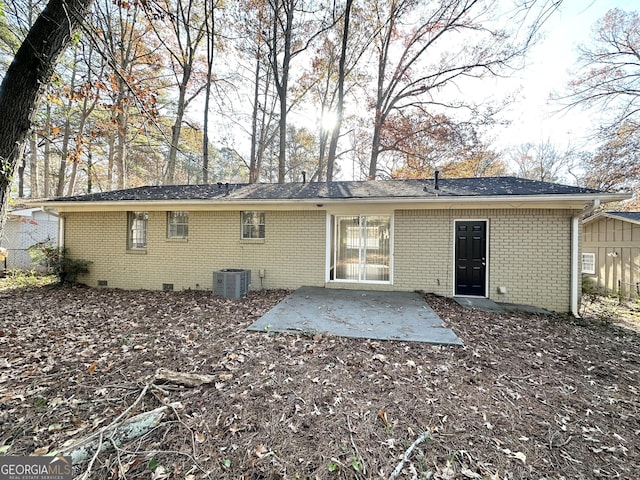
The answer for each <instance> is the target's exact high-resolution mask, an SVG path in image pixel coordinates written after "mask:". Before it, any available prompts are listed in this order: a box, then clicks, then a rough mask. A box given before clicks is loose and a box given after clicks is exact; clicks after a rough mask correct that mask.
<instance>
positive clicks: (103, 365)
mask: <svg viewBox="0 0 640 480" xmlns="http://www.w3.org/2000/svg"><path fill="white" fill-rule="evenodd" d="M287 293H288V292H287V291H284V290H278V291H252V292H249V294H248V295H247V296H245V297H244V298H242V299H240V300H229V299H225V298H222V297H217V296H213V295H211V294H210V293H207V292H148V291H122V290H109V289H92V288H88V287H73V288H69V287H67V288H62V287H40V288H23V289H14V290H6V291H0V305H1V310H0V453H1V454H3V455H31V454H52V453H57V452H62V451H65V448H71V447H70V446H71V445H74V444H75V443H76V442H78V441H80V440H81V439H83V438H86V437H90V436H91V435H95V434H97V433H99V432H106V431H107V430H106V427H108V426H112V423H114V422H116V423H117V421H119V420H120V417H122V416H124V417H126V418H132V417H134V416H136V415H140V414H144V413H145V412H149V411H157V410H156V409H158V408H159V407H162V406H166V407H167V408H166V412H165V416H164V418H163V420H162V421H161V422H160V423H159V425H157V426H156V427H154V428H153V429H152V430H151V431H146V432H144V433H141V434H140V436H139V437H137V438H135V439H133V440H130V441H128V442H127V443H123V444H117V445H116V444H115V442H114V445H112V448H111V449H109V450H104V451H102V452H99V453H98V454H96V455H95V458H93V459H92V462H91V463H89V464H88V463H86V462H85V463H83V464H79V465H77V470H78V471H77V473H78V475H81V474H83V473H88V475H87V478H95V479H106V478H108V479H119V478H128V479H137V478H145V479H150V478H157V479H160V478H176V479H187V478H188V479H200V478H215V479H218V478H230V479H231V478H233V479H238V478H241V479H288V478H291V479H294V478H309V479H324V478H385V479H386V478H390V477H391V476H392V475H393V477H392V478H433V479H469V478H472V479H473V478H481V479H499V480H502V479H521V478H523V479H524V478H539V479H543V478H544V479H568V478H581V479H591V478H593V479H599V478H621V479H629V480H631V479H634V478H637V472H639V471H640V397H639V389H640V387H639V385H640V335H639V334H638V333H636V332H634V331H632V330H626V329H623V328H620V327H617V326H614V325H611V324H603V323H601V322H588V321H585V320H576V319H573V318H568V317H565V316H552V317H543V316H535V315H528V314H514V313H510V314H496V313H485V312H479V311H472V310H467V309H464V308H462V307H460V306H458V305H457V304H455V303H453V302H452V301H451V300H449V299H446V298H441V297H436V296H433V295H429V294H427V295H425V299H426V301H427V302H428V303H429V304H430V306H431V307H432V308H433V309H434V310H435V311H436V313H438V315H440V317H441V318H442V319H443V321H444V323H445V324H446V326H447V327H449V328H452V329H453V330H454V331H455V332H456V334H457V335H458V336H460V337H461V338H462V339H463V341H464V343H465V346H464V347H443V346H432V345H426V344H420V343H405V342H392V341H388V342H387V341H366V340H358V339H346V338H339V337H335V336H331V335H327V334H326V333H325V332H300V333H299V334H295V335H294V334H291V335H289V334H286V335H285V334H274V333H270V332H264V333H250V332H247V331H246V328H247V327H248V326H249V325H250V324H251V323H252V322H254V321H255V320H257V319H258V318H259V317H260V316H261V315H262V314H263V313H265V312H266V311H268V310H269V309H270V308H271V307H273V306H274V305H276V304H277V303H278V302H279V301H281V300H282V299H283V298H284V297H285V296H286V295H287ZM167 371H169V372H174V373H175V372H180V374H182V375H183V378H187V379H193V378H196V379H201V378H206V379H210V380H211V381H210V382H200V381H198V382H196V383H189V382H182V383H180V382H173V381H171V379H172V378H173V377H171V376H169V375H167ZM167 378H168V379H169V380H167V381H162V379H167ZM126 418H123V419H122V420H126ZM102 436H103V434H102V433H101V434H100V437H101V440H102ZM418 439H420V440H424V441H417V440H418ZM104 440H105V441H107V440H108V439H104ZM397 467H399V468H397ZM394 470H395V471H394Z"/></svg>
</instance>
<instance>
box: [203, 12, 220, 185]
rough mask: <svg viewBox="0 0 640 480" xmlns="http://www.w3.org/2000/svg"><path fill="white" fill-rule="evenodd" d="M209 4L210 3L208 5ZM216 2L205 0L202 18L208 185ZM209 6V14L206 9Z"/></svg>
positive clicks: (204, 145) (205, 168)
mask: <svg viewBox="0 0 640 480" xmlns="http://www.w3.org/2000/svg"><path fill="white" fill-rule="evenodd" d="M209 2H211V3H209ZM214 2H215V3H217V2H216V0H205V2H204V16H205V38H206V42H207V83H206V85H205V91H204V126H203V128H204V133H203V138H202V183H204V184H208V183H209V105H210V103H211V79H212V77H213V54H214V50H215V31H216V20H215V15H214V10H215V8H216V5H215V3H214ZM209 5H211V6H210V10H211V11H210V12H209V11H207V10H208V9H207V7H208V6H209ZM209 16H211V27H209V21H208V20H206V19H208V18H209Z"/></svg>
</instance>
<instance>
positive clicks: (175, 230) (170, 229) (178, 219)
mask: <svg viewBox="0 0 640 480" xmlns="http://www.w3.org/2000/svg"><path fill="white" fill-rule="evenodd" d="M188 237H189V212H167V238H188Z"/></svg>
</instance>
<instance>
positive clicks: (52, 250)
mask: <svg viewBox="0 0 640 480" xmlns="http://www.w3.org/2000/svg"><path fill="white" fill-rule="evenodd" d="M29 252H30V254H31V258H32V260H33V261H35V262H38V263H40V264H43V265H45V266H47V268H48V269H49V271H50V272H51V273H53V274H54V275H55V276H56V277H58V282H60V283H76V282H77V281H78V276H79V275H85V274H87V273H89V265H91V263H93V262H91V261H89V260H81V259H75V258H70V257H69V252H68V250H67V249H66V248H56V247H54V246H53V245H51V244H49V243H45V244H36V245H33V246H32V247H30V248H29Z"/></svg>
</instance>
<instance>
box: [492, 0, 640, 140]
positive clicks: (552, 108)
mask: <svg viewBox="0 0 640 480" xmlns="http://www.w3.org/2000/svg"><path fill="white" fill-rule="evenodd" d="M616 7H617V8H620V9H622V10H626V11H637V10H639V9H640V4H639V3H638V0H564V1H563V2H562V6H561V8H560V10H559V11H557V12H555V13H554V15H553V16H552V17H551V19H550V20H549V21H548V23H547V25H546V27H545V29H544V31H545V33H546V35H545V37H544V39H543V40H542V41H541V42H540V43H539V44H537V45H536V46H535V47H534V48H533V49H532V51H531V52H530V55H529V61H528V65H527V67H526V68H525V69H524V70H522V71H521V72H519V73H518V74H516V75H514V76H513V77H512V78H510V79H508V80H506V81H498V82H496V86H495V88H503V89H512V90H519V91H520V94H519V99H518V101H517V102H516V103H515V104H514V105H512V106H511V107H510V108H509V109H508V111H507V114H506V118H508V119H509V120H510V121H511V122H512V123H511V125H510V126H509V127H508V128H505V130H504V132H502V133H500V134H499V138H497V139H496V142H497V143H498V145H500V146H501V147H505V148H507V147H508V146H510V145H519V144H522V143H527V142H530V143H534V144H537V143H541V142H544V141H546V140H551V141H552V142H553V143H554V145H556V146H557V147H558V148H559V149H561V150H564V149H565V148H567V147H574V148H582V147H584V146H585V145H588V141H589V129H590V127H591V126H592V125H594V124H595V125H598V124H599V118H600V117H601V116H602V112H600V111H599V110H597V109H593V110H590V111H583V110H581V109H572V110H569V111H559V110H560V107H561V106H560V105H559V104H558V103H557V102H550V101H549V98H550V96H551V95H553V94H554V93H555V94H562V93H563V92H565V91H566V85H567V83H568V81H569V80H570V79H571V71H572V70H574V71H575V70H576V69H577V67H576V62H577V59H578V48H577V47H578V46H579V45H580V44H583V43H587V44H588V43H589V41H590V38H591V33H592V29H593V26H594V24H595V23H596V21H597V20H598V19H600V18H602V17H603V16H604V15H605V13H606V12H607V11H608V10H610V9H612V8H616Z"/></svg>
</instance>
